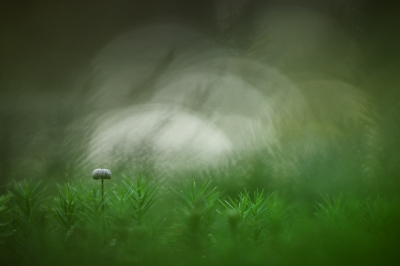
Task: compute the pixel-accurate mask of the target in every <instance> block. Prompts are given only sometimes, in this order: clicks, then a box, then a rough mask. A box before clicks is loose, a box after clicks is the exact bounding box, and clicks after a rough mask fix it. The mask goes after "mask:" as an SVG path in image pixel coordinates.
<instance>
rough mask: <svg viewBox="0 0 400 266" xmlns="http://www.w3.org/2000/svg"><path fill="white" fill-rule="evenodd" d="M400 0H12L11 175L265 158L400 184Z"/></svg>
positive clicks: (288, 171) (332, 178)
mask: <svg viewBox="0 0 400 266" xmlns="http://www.w3.org/2000/svg"><path fill="white" fill-rule="evenodd" d="M398 11H399V9H398V6H394V5H390V6H389V5H387V4H386V3H384V2H378V1H369V0H368V1H367V0H352V1H333V0H324V1H314V0H297V1H296V0H293V1H291V0H285V1H273V0H270V1H268V0H266V1H257V0H235V1H229V0H214V1H212V0H203V1H188V0H186V1H185V0H172V1H161V0H150V1H141V0H136V1H127V0H116V1H90V0H80V1H74V0H72V1H64V0H61V1H46V0H36V1H18V0H2V1H1V2H0V39H1V42H0V62H1V64H0V185H1V186H3V187H7V185H8V184H10V182H12V180H13V179H14V180H21V179H41V178H46V179H51V180H52V181H57V182H64V181H68V180H70V179H72V178H88V177H89V175H90V172H91V170H93V169H94V168H98V167H108V168H110V169H112V170H115V171H124V169H125V170H126V169H129V170H132V171H141V172H146V171H148V172H154V173H157V175H158V176H163V177H166V176H171V174H170V173H171V172H174V171H177V170H182V169H185V170H192V169H208V168H210V167H214V168H215V167H217V168H218V167H222V166H223V167H237V168H240V169H243V168H244V167H250V166H251V167H253V168H257V169H258V170H257V172H256V174H253V176H257V178H259V179H262V180H269V182H278V181H277V180H279V182H282V180H284V183H285V184H286V185H287V184H290V186H292V187H294V189H297V190H302V189H308V187H312V189H315V190H317V191H318V190H319V189H320V188H321V186H324V187H325V188H328V187H332V185H333V186H335V185H337V184H338V183H340V184H342V185H343V184H344V185H347V184H349V183H348V182H350V183H351V184H352V186H351V189H354V188H356V187H357V186H358V184H360V183H365V184H366V186H367V187H371V188H372V187H376V186H377V185H379V186H380V187H382V188H384V189H385V190H387V191H392V192H396V191H397V189H398V188H399V185H400V182H399V181H400V179H399V171H400V154H399V151H398V150H399V149H400V112H399V110H400V109H399V107H400V94H399V85H400V76H399V75H398V69H399V62H400V61H399V60H400V48H399V47H400V43H399V39H398V36H397V35H398V34H397V33H398V29H399V28H400V25H399V24H400V21H399V19H398ZM237 168H232V169H236V170H237ZM236 170H235V173H238V171H236ZM246 171H247V172H246ZM246 171H244V172H246V173H247V174H244V176H246V175H249V174H248V173H249V172H248V171H249V170H246ZM244 172H243V173H244ZM85 173H87V177H86V176H84V175H85ZM343 180H345V181H343ZM321 182H322V183H323V184H324V185H321ZM258 184H266V183H262V182H261V183H258Z"/></svg>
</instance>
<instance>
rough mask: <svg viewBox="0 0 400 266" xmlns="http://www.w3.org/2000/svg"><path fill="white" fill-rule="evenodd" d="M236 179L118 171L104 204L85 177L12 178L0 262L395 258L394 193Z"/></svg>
mask: <svg viewBox="0 0 400 266" xmlns="http://www.w3.org/2000/svg"><path fill="white" fill-rule="evenodd" d="M210 177H211V178H210ZM211 179H213V181H210V180H211ZM53 186H54V187H53ZM235 186H236V187H235ZM240 186H241V185H240V184H236V185H235V184H234V182H233V181H232V182H231V186H230V187H229V186H228V185H227V183H226V181H224V180H221V179H215V178H213V177H212V176H211V174H208V175H206V174H204V173H203V174H201V175H194V174H193V175H192V177H191V178H187V179H185V180H184V179H179V178H178V179H176V180H175V181H164V182H162V183H155V182H154V180H153V179H152V178H146V177H144V176H133V177H129V178H128V177H126V176H123V175H122V174H121V175H119V176H118V175H114V177H113V180H111V181H110V182H106V184H105V188H106V192H105V197H104V203H103V202H102V200H101V191H100V183H99V182H97V181H94V180H90V179H89V178H88V180H87V181H85V182H79V181H73V183H66V184H62V185H59V184H57V185H54V184H51V183H48V184H43V182H27V181H24V182H20V183H17V182H16V183H15V184H14V186H13V187H12V188H10V191H9V192H7V193H4V194H3V195H2V196H1V197H0V248H1V249H0V255H1V259H0V260H1V261H0V264H1V265H396V264H397V263H398V261H397V260H398V255H397V254H398V247H399V246H400V212H399V210H398V207H399V202H398V198H396V197H392V196H387V195H385V196H379V195H377V194H376V193H371V194H370V195H366V194H355V193H352V194H344V193H331V194H326V195H322V194H319V195H318V194H315V195H312V196H310V195H309V196H307V197H306V196H304V195H303V196H302V197H300V196H293V193H287V190H285V189H283V188H277V189H276V190H275V191H272V190H271V189H267V188H265V189H264V190H263V189H261V188H256V187H258V185H257V186H254V187H253V188H251V186H250V185H248V184H247V185H245V187H247V188H248V189H243V187H242V189H240ZM285 191H286V192H285ZM289 195H290V197H289ZM102 204H104V205H105V209H104V212H102ZM396 262H397V263H396Z"/></svg>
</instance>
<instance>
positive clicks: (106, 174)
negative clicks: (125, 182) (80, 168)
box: [92, 168, 111, 180]
mask: <svg viewBox="0 0 400 266" xmlns="http://www.w3.org/2000/svg"><path fill="white" fill-rule="evenodd" d="M92 177H93V179H94V180H98V179H111V171H110V170H108V169H101V168H98V169H95V170H94V171H93V173H92Z"/></svg>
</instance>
